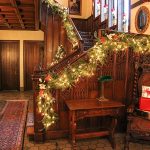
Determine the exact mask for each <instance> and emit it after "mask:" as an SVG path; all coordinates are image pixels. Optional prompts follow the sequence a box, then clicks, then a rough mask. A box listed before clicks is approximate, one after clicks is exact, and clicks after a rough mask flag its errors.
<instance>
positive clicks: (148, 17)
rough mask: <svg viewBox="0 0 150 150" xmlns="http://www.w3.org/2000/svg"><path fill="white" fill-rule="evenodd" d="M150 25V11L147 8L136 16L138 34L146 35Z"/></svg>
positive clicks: (141, 8) (142, 8)
mask: <svg viewBox="0 0 150 150" xmlns="http://www.w3.org/2000/svg"><path fill="white" fill-rule="evenodd" d="M149 24H150V11H149V9H148V8H147V7H146V6H142V7H140V8H139V9H138V11H137V13H136V16H135V27H136V30H137V32H138V33H144V32H145V31H146V30H147V28H148V26H149Z"/></svg>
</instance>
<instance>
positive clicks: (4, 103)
mask: <svg viewBox="0 0 150 150" xmlns="http://www.w3.org/2000/svg"><path fill="white" fill-rule="evenodd" d="M6 106H7V101H3V100H0V119H1V117H2V115H3V112H4V110H5V108H6Z"/></svg>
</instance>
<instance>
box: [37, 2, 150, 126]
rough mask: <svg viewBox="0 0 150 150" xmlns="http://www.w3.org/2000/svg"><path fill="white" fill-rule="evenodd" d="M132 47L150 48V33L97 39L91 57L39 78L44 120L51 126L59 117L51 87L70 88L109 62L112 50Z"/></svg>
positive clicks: (141, 50)
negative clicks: (99, 65) (55, 110)
mask: <svg viewBox="0 0 150 150" xmlns="http://www.w3.org/2000/svg"><path fill="white" fill-rule="evenodd" d="M51 2H52V0H51V1H50V3H51ZM54 4H55V3H54ZM51 5H52V3H51ZM53 8H55V7H53ZM56 8H57V9H58V7H56ZM128 47H131V48H132V49H133V51H134V52H138V53H147V52H150V36H144V35H143V36H135V35H131V34H124V33H122V34H120V33H113V34H109V35H106V37H102V38H100V39H97V43H96V44H95V45H94V46H93V47H92V48H90V49H89V50H88V51H87V55H88V61H85V60H83V59H79V60H78V61H77V62H76V63H75V64H72V65H70V66H68V67H67V68H66V69H65V70H64V71H62V72H61V73H60V74H59V75H57V76H53V75H52V74H50V73H49V74H47V76H46V77H45V79H39V81H40V83H39V89H40V91H39V96H38V97H37V102H38V109H39V112H41V113H42V115H43V120H42V122H43V125H44V127H45V128H46V129H47V128H48V127H49V126H51V125H52V124H54V123H55V122H56V119H57V114H56V113H55V112H54V109H53V103H54V102H55V100H54V98H53V97H52V95H51V93H50V89H66V88H69V87H72V85H74V84H76V82H78V81H79V79H80V78H81V77H91V76H92V75H94V73H95V71H96V67H97V65H98V64H101V65H103V64H105V63H106V62H107V61H106V60H107V56H108V54H109V53H112V52H113V51H115V52H119V51H124V50H126V49H127V48H128Z"/></svg>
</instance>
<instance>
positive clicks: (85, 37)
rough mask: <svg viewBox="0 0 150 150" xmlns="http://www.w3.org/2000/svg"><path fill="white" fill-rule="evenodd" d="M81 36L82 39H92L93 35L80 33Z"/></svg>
mask: <svg viewBox="0 0 150 150" xmlns="http://www.w3.org/2000/svg"><path fill="white" fill-rule="evenodd" d="M81 37H82V38H83V39H93V36H91V35H81Z"/></svg>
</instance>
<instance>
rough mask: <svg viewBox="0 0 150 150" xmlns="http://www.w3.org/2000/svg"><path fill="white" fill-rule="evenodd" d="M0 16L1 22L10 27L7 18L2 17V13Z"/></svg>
mask: <svg viewBox="0 0 150 150" xmlns="http://www.w3.org/2000/svg"><path fill="white" fill-rule="evenodd" d="M0 18H1V20H2V22H3V24H5V25H6V26H7V27H8V28H9V29H11V26H10V24H9V23H8V22H7V20H6V19H5V18H4V17H3V15H0Z"/></svg>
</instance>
